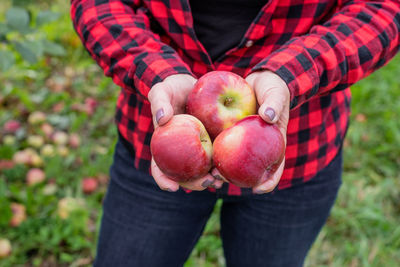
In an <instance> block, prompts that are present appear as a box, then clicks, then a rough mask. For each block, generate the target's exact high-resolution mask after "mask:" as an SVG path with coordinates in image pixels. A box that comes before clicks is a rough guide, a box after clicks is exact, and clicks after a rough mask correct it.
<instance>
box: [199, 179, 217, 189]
mask: <svg viewBox="0 0 400 267" xmlns="http://www.w3.org/2000/svg"><path fill="white" fill-rule="evenodd" d="M212 183H214V181H212V180H205V181H204V182H203V183H202V184H201V186H202V187H204V188H207V187H209V186H210V185H211V184H212Z"/></svg>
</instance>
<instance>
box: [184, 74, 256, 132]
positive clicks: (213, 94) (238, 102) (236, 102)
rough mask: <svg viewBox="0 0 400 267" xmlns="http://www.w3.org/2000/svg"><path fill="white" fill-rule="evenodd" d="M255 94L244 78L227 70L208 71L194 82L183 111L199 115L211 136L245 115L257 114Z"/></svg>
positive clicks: (197, 116)
mask: <svg viewBox="0 0 400 267" xmlns="http://www.w3.org/2000/svg"><path fill="white" fill-rule="evenodd" d="M256 103H257V102H256V96H255V93H254V91H253V89H252V88H251V87H250V85H249V84H248V83H247V82H246V80H245V79H243V78H242V77H240V76H239V75H237V74H235V73H232V72H229V71H212V72H209V73H207V74H205V75H203V76H202V77H200V79H199V80H198V81H197V82H196V84H195V85H194V88H193V90H192V91H191V92H190V94H189V96H188V100H187V104H186V112H187V113H188V114H191V115H193V116H195V117H196V118H198V119H199V120H200V121H201V122H202V123H203V124H204V126H205V127H206V129H207V132H208V133H209V135H210V137H211V139H212V140H214V139H215V138H216V137H217V135H218V134H219V133H220V132H222V131H223V130H224V129H227V128H229V127H230V126H232V125H233V124H234V123H235V122H237V121H239V120H241V119H243V118H244V117H246V116H249V115H253V114H256Z"/></svg>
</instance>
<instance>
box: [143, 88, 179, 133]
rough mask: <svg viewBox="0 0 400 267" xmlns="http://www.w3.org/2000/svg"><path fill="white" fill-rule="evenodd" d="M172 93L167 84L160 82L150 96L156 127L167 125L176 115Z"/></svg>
mask: <svg viewBox="0 0 400 267" xmlns="http://www.w3.org/2000/svg"><path fill="white" fill-rule="evenodd" d="M170 91H171V90H170V89H169V87H168V85H167V84H165V83H163V82H160V83H157V84H156V85H154V86H153V88H152V89H151V90H150V92H149V94H148V98H149V102H150V104H151V113H152V114H153V123H154V127H157V126H158V125H163V124H165V123H167V122H168V121H169V120H170V119H171V118H172V116H173V115H174V110H173V107H172V105H171V95H170Z"/></svg>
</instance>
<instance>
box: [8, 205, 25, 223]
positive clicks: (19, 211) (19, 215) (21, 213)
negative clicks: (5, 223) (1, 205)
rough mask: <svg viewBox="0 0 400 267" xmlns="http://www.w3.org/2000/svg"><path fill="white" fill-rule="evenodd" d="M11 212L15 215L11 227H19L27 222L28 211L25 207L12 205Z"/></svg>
mask: <svg viewBox="0 0 400 267" xmlns="http://www.w3.org/2000/svg"><path fill="white" fill-rule="evenodd" d="M11 212H12V214H13V215H12V217H11V220H10V226H11V227H17V226H19V225H20V224H21V223H22V222H23V221H25V220H26V209H25V206H24V205H22V204H18V203H11Z"/></svg>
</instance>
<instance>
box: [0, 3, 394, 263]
mask: <svg viewBox="0 0 400 267" xmlns="http://www.w3.org/2000/svg"><path fill="white" fill-rule="evenodd" d="M46 3H47V4H43V7H44V8H45V7H47V6H50V7H51V9H52V10H53V11H59V12H61V13H62V17H61V18H60V19H59V20H58V21H57V22H55V23H51V24H49V25H47V26H45V27H44V28H43V29H42V31H43V32H42V34H45V35H46V36H47V37H48V38H49V39H50V40H53V41H56V42H58V43H61V44H62V45H63V46H64V47H65V48H66V51H67V56H65V57H45V58H43V59H42V60H40V61H39V63H37V64H35V65H29V64H27V63H26V62H24V61H23V60H22V59H21V58H20V57H18V56H17V62H16V65H15V66H14V67H13V68H12V69H10V70H9V71H7V72H5V73H0V96H1V97H0V128H2V125H3V123H4V122H6V121H8V120H10V119H17V120H19V121H20V122H21V124H22V129H21V130H20V131H18V132H17V133H16V134H14V135H13V136H14V139H15V141H14V143H12V144H11V143H9V144H5V143H4V141H5V138H4V137H5V133H4V132H0V160H3V161H4V160H5V159H9V160H10V159H12V158H13V156H14V154H15V153H16V152H17V151H21V150H23V149H26V148H28V147H31V146H30V145H29V144H28V142H27V137H28V136H31V135H40V136H43V137H44V134H43V132H42V130H41V126H40V124H39V125H34V124H30V123H28V117H29V115H30V114H31V113H32V112H33V111H37V110H40V111H43V112H44V113H45V114H46V115H47V118H46V122H47V123H49V124H51V125H52V126H53V127H54V129H56V130H60V131H64V132H66V133H68V134H71V133H77V134H78V135H79V136H80V138H81V145H80V146H79V147H78V148H73V147H71V146H69V145H67V148H68V149H69V153H68V155H64V156H63V155H56V156H54V157H42V158H43V160H44V161H45V163H46V164H42V165H39V166H38V167H39V168H41V169H43V170H44V171H45V173H46V180H45V181H44V182H43V183H40V184H37V185H35V186H33V187H28V186H27V185H26V182H25V176H26V173H27V171H28V170H29V169H30V168H32V166H29V165H28V166H26V165H21V164H20V165H15V166H13V167H12V168H11V169H3V170H0V238H7V239H9V240H10V241H11V243H12V246H13V253H12V254H11V256H9V257H8V258H6V259H1V260H0V266H1V267H3V266H4V267H8V266H31V265H32V266H44V265H46V266H89V265H90V264H91V262H92V260H93V257H94V255H95V243H96V238H97V232H98V227H99V218H100V216H101V202H102V198H103V196H104V193H105V190H106V186H107V181H106V180H107V173H108V168H109V166H110V164H111V157H112V153H113V151H112V148H113V144H114V142H115V141H116V130H115V127H114V124H113V116H114V108H115V103H116V97H117V95H118V92H119V88H118V87H117V86H115V85H114V84H113V83H112V82H111V80H110V79H108V78H105V77H104V75H103V73H102V72H101V70H100V69H99V68H98V67H97V66H96V65H95V63H94V61H93V60H92V59H91V58H89V56H88V55H87V53H86V51H85V50H84V49H83V48H82V47H81V45H80V44H79V40H78V39H77V37H76V35H75V33H74V31H73V29H72V26H71V22H70V19H69V15H68V13H67V10H68V3H63V2H62V1H60V2H58V3H56V4H51V3H50V2H48V1H47V2H46ZM3 17H4V14H0V19H1V18H3ZM399 77H400V57H399V56H398V57H397V58H396V59H394V60H393V61H392V62H391V63H390V64H389V65H388V66H385V67H384V68H382V69H381V70H379V71H377V72H376V73H374V74H373V75H371V76H370V77H368V78H366V79H365V80H363V81H361V82H359V83H358V84H357V85H354V86H353V87H352V93H353V101H352V110H353V112H352V117H351V125H350V128H349V131H348V135H347V139H346V144H345V150H344V159H345V160H344V177H343V186H342V188H341V191H340V193H339V197H338V200H337V203H336V205H335V207H334V208H333V211H332V215H331V217H330V218H329V220H328V223H327V225H326V226H325V227H324V228H323V230H322V232H321V234H320V236H319V237H318V239H317V241H316V243H315V244H314V246H313V248H312V250H311V252H310V254H309V256H308V258H307V262H306V266H312V267H316V266H352V267H353V266H376V267H380V266H399V264H400V253H399V251H400V227H399V226H398V224H399V222H400V204H399V203H400V167H399V166H400V145H399V144H400V118H399V114H400V105H399V104H398V103H400V83H399V81H400V80H399ZM87 98H92V99H95V100H96V102H97V103H98V104H97V108H96V110H95V112H94V113H93V114H91V115H90V114H87V113H86V112H84V111H83V110H82V109H81V107H82V105H84V102H85V99H87ZM79 107H80V108H79ZM44 140H45V142H46V143H49V144H53V143H54V142H53V141H52V140H51V139H50V138H47V137H44ZM55 147H56V146H55ZM35 151H36V153H38V154H40V148H35ZM84 177H96V178H97V179H98V180H99V181H100V185H99V188H98V190H97V191H96V192H94V193H92V194H89V195H87V194H83V192H82V189H81V180H82V179H83V178H84ZM65 197H73V198H76V199H83V203H84V204H83V206H82V207H83V208H79V209H77V210H75V211H74V212H72V214H71V216H69V217H68V218H67V219H62V218H60V216H59V215H58V214H57V210H58V203H59V200H60V199H62V198H65ZM12 202H17V203H20V204H23V205H24V206H25V207H26V215H27V219H26V220H25V221H24V222H23V223H22V224H21V225H19V226H18V227H10V226H9V221H10V218H11V216H12V213H11V210H10V204H11V203H12ZM220 204H221V202H218V205H217V206H216V208H215V211H214V213H213V215H212V217H211V219H210V220H209V222H208V224H207V226H206V229H205V232H204V234H203V236H202V237H201V239H200V241H199V243H198V244H197V246H196V247H195V249H194V251H193V253H192V255H191V257H190V258H189V260H188V262H187V263H186V267H194V266H196V267H198V266H199V267H208V266H224V258H223V250H222V244H221V240H220V237H219V227H220V226H219V218H218V213H219V210H220Z"/></svg>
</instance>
